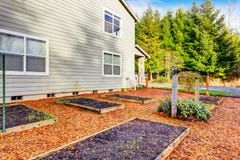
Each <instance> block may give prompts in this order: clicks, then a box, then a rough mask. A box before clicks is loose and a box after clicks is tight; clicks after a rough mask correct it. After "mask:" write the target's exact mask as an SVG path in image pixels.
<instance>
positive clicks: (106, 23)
mask: <svg viewBox="0 0 240 160" xmlns="http://www.w3.org/2000/svg"><path fill="white" fill-rule="evenodd" d="M105 32H108V33H113V29H112V24H110V23H108V22H105Z"/></svg>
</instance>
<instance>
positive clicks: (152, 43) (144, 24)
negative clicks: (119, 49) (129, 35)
mask: <svg viewBox="0 0 240 160" xmlns="http://www.w3.org/2000/svg"><path fill="white" fill-rule="evenodd" d="M159 26H160V14H159V12H157V11H156V12H155V13H154V12H153V10H152V8H151V7H149V8H148V9H147V10H146V11H145V12H144V15H143V17H142V18H141V21H140V23H139V24H138V25H137V26H136V43H137V44H139V45H140V46H141V47H142V48H143V49H144V50H145V51H146V52H147V53H148V54H149V55H150V56H151V59H147V61H146V63H145V69H146V71H147V72H148V73H150V75H151V77H152V74H153V73H159V72H161V71H162V70H163V66H164V65H163V58H162V56H161V52H162V51H161V48H160V45H159V43H160V42H159V36H160V35H159V34H160V33H159ZM150 79H152V78H150Z"/></svg>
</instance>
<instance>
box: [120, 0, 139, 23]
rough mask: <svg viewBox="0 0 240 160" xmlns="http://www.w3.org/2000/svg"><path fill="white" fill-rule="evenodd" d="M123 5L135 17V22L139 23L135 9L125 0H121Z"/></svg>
mask: <svg viewBox="0 0 240 160" xmlns="http://www.w3.org/2000/svg"><path fill="white" fill-rule="evenodd" d="M119 1H120V2H121V3H122V4H123V6H124V7H125V8H126V10H127V11H128V13H129V14H130V15H131V16H132V17H133V19H134V20H135V22H137V23H139V22H140V20H139V18H138V17H137V16H136V15H135V13H134V12H133V10H132V9H131V8H130V7H129V6H128V4H127V3H126V2H125V0H119Z"/></svg>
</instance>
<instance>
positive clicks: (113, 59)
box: [103, 53, 121, 76]
mask: <svg viewBox="0 0 240 160" xmlns="http://www.w3.org/2000/svg"><path fill="white" fill-rule="evenodd" d="M103 60H104V63H103V75H107V76H121V56H120V55H117V54H112V53H104V57H103Z"/></svg>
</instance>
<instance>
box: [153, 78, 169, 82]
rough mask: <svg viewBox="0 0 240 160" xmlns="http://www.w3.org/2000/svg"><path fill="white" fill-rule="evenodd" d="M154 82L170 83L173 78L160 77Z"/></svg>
mask: <svg viewBox="0 0 240 160" xmlns="http://www.w3.org/2000/svg"><path fill="white" fill-rule="evenodd" d="M153 82H158V83H168V82H171V80H170V79H169V78H167V77H158V78H156V79H155V80H154V81H153Z"/></svg>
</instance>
